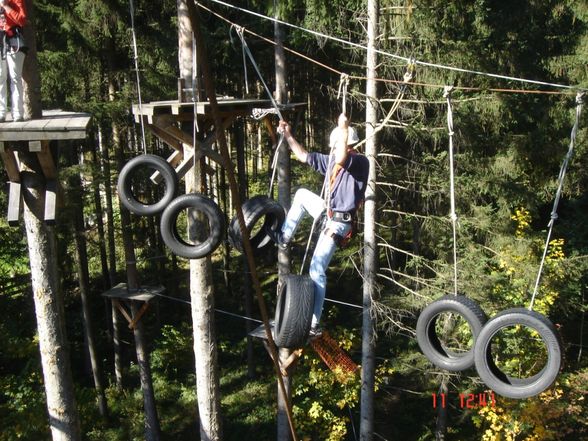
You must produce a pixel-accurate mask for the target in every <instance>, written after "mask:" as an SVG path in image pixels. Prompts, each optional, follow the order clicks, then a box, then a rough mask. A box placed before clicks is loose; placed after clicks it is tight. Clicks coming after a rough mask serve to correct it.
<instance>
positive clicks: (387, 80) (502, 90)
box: [198, 4, 573, 95]
mask: <svg viewBox="0 0 588 441" xmlns="http://www.w3.org/2000/svg"><path fill="white" fill-rule="evenodd" d="M198 7H200V8H201V9H204V10H205V11H208V12H210V13H211V14H212V15H214V16H215V17H217V18H219V19H220V20H223V21H224V22H226V23H228V24H230V25H231V26H238V25H237V24H236V23H234V22H232V21H230V20H229V19H227V18H226V17H224V16H222V15H221V14H219V13H218V12H216V11H213V10H212V9H210V8H208V7H206V6H204V5H202V4H198ZM244 31H245V32H247V33H249V34H251V35H253V36H255V37H256V38H259V39H260V40H262V41H265V42H266V43H269V44H273V45H276V44H277V43H276V42H275V41H273V40H271V39H269V38H266V37H264V36H263V35H259V34H257V33H255V32H253V31H251V30H249V29H244ZM284 50H285V51H288V52H290V53H291V54H294V55H296V56H297V57H300V58H302V59H304V60H306V61H309V62H311V63H313V64H316V65H317V66H320V67H322V68H323V69H326V70H328V71H330V72H333V73H335V74H337V75H341V74H342V73H343V72H341V71H339V70H337V69H335V68H334V67H332V66H329V65H327V64H324V63H321V62H320V61H318V60H315V59H314V58H311V57H309V56H308V55H305V54H302V53H300V52H297V51H295V50H293V49H290V48H288V47H287V46H284ZM349 78H350V79H352V80H360V81H366V80H368V78H367V77H363V76H359V75H350V76H349ZM373 80H374V81H378V82H382V83H392V84H402V83H403V80H395V79H391V78H374V79H373ZM412 84H414V85H415V86H422V87H432V88H440V89H442V88H444V87H445V86H444V85H442V84H432V83H420V82H413V83H412ZM453 88H454V89H455V90H464V91H479V92H498V93H522V94H544V95H570V94H573V92H572V91H552V90H527V89H506V88H483V87H468V86H453Z"/></svg>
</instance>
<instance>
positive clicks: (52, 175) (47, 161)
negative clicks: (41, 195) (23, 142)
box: [29, 141, 57, 180]
mask: <svg viewBox="0 0 588 441" xmlns="http://www.w3.org/2000/svg"><path fill="white" fill-rule="evenodd" d="M33 142H34V143H37V142H38V143H40V144H41V149H40V150H35V151H36V152H37V157H38V158H39V163H40V164H41V168H42V169H43V174H44V175H45V177H46V178H47V179H48V180H49V179H57V167H56V166H55V161H54V160H53V155H52V154H51V149H50V148H49V141H32V142H30V143H29V149H30V150H31V151H33V150H32V149H31V144H32V143H33ZM35 148H36V147H35Z"/></svg>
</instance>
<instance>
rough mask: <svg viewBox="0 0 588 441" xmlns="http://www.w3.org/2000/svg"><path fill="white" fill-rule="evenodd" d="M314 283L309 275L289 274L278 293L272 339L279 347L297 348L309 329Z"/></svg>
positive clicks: (303, 341)
mask: <svg viewBox="0 0 588 441" xmlns="http://www.w3.org/2000/svg"><path fill="white" fill-rule="evenodd" d="M313 310H314V283H313V281H312V279H311V278H310V276H309V275H295V274H290V275H288V276H287V277H286V278H285V279H284V284H283V286H282V289H281V291H280V293H279V295H278V301H277V304H276V315H275V320H274V321H275V331H274V341H275V342H276V346H278V347H280V348H299V347H301V346H303V345H304V343H305V342H306V339H307V338H308V333H309V331H310V324H311V322H312V313H313Z"/></svg>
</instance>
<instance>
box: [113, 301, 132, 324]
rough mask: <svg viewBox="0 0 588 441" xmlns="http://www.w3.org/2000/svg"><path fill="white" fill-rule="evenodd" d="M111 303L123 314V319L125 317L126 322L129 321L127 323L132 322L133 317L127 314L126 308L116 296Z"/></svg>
mask: <svg viewBox="0 0 588 441" xmlns="http://www.w3.org/2000/svg"><path fill="white" fill-rule="evenodd" d="M112 303H113V304H114V306H116V308H117V309H118V310H119V311H120V313H121V314H122V315H123V317H124V318H125V319H127V322H129V323H132V322H133V319H132V318H131V316H130V315H129V313H128V312H127V310H126V309H125V308H124V306H123V305H122V304H121V303H120V301H119V300H118V299H117V298H113V299H112Z"/></svg>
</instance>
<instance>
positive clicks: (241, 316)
mask: <svg viewBox="0 0 588 441" xmlns="http://www.w3.org/2000/svg"><path fill="white" fill-rule="evenodd" d="M152 294H154V295H156V296H158V297H163V298H164V299H169V300H174V301H176V302H180V303H184V304H187V305H191V304H192V302H190V301H189V300H184V299H179V298H177V297H172V296H166V295H165V294H160V293H152ZM214 310H215V311H216V312H218V313H221V314H225V315H230V316H232V317H238V318H242V319H244V320H249V321H251V322H256V323H263V322H262V321H261V320H257V319H254V318H251V317H247V316H245V315H239V314H235V313H233V312H229V311H224V310H222V309H218V308H215V309H214Z"/></svg>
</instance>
